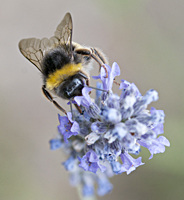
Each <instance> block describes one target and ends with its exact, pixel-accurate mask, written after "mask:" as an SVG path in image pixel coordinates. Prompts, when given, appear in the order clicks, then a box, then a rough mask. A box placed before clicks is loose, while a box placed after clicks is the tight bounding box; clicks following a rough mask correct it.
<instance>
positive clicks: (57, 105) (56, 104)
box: [42, 85, 67, 115]
mask: <svg viewBox="0 0 184 200" xmlns="http://www.w3.org/2000/svg"><path fill="white" fill-rule="evenodd" d="M45 88H46V87H45V85H43V86H42V92H43V94H44V96H45V97H46V98H47V99H48V100H49V101H50V102H52V103H53V104H54V105H55V106H56V107H57V108H58V109H59V110H60V111H62V112H63V113H64V114H65V115H67V112H66V110H65V109H63V108H62V107H61V106H60V105H59V104H58V103H57V102H56V101H54V100H53V97H52V95H51V94H50V93H49V92H48V91H47V90H46V89H45Z"/></svg>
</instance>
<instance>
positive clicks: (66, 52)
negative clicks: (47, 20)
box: [19, 13, 107, 114]
mask: <svg viewBox="0 0 184 200" xmlns="http://www.w3.org/2000/svg"><path fill="white" fill-rule="evenodd" d="M72 32H73V24H72V17H71V14H70V13H67V14H66V15H65V16H64V18H63V20H62V21H61V23H60V24H59V25H58V27H57V29H56V31H55V33H54V36H53V37H51V38H50V39H48V38H43V39H41V40H40V39H36V38H28V39H23V40H21V41H20V42H19V49H20V52H21V53H22V54H23V55H24V56H25V57H26V58H27V59H28V60H29V61H30V62H32V63H33V64H34V65H35V66H36V67H37V68H38V70H39V71H40V72H41V73H42V77H43V86H42V92H43V94H44V96H45V97H46V98H47V99H48V100H49V101H50V102H52V103H53V104H54V105H55V106H56V107H57V108H58V109H60V110H61V111H62V112H64V113H65V114H66V111H65V109H63V108H62V107H61V106H60V105H59V104H58V103H57V102H56V101H55V100H54V99H53V97H52V95H51V94H50V92H51V93H53V94H54V95H56V96H58V97H61V98H63V99H68V100H70V101H71V100H72V99H73V98H74V97H75V96H80V95H82V89H83V88H84V81H85V82H86V85H87V86H89V79H90V76H89V72H90V70H91V69H92V60H93V59H94V60H95V61H96V62H97V63H99V65H100V67H102V66H103V67H104V69H105V70H106V68H105V65H104V64H106V63H107V60H106V58H105V56H104V54H103V53H102V52H101V51H100V50H98V49H96V48H92V47H85V46H81V45H79V44H77V43H75V42H73V41H72ZM106 74H107V70H106ZM78 109H79V108H78Z"/></svg>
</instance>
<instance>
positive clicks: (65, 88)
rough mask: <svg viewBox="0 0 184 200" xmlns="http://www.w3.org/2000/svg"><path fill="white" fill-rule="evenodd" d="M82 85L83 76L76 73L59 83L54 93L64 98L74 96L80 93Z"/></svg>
mask: <svg viewBox="0 0 184 200" xmlns="http://www.w3.org/2000/svg"><path fill="white" fill-rule="evenodd" d="M83 87H84V82H83V78H82V77H81V76H80V75H79V74H76V75H74V76H72V77H70V78H68V79H67V80H66V81H64V82H63V83H62V84H61V85H59V86H58V87H57V89H56V94H57V95H58V96H60V97H62V98H64V99H72V98H73V97H75V96H81V95H82V89H83Z"/></svg>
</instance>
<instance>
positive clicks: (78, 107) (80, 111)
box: [74, 104, 83, 114]
mask: <svg viewBox="0 0 184 200" xmlns="http://www.w3.org/2000/svg"><path fill="white" fill-rule="evenodd" d="M74 105H75V107H76V109H77V110H78V111H79V113H80V114H82V113H83V112H82V110H81V108H80V106H78V105H77V104H74Z"/></svg>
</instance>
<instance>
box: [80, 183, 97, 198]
mask: <svg viewBox="0 0 184 200" xmlns="http://www.w3.org/2000/svg"><path fill="white" fill-rule="evenodd" d="M77 192H78V195H79V199H80V200H97V198H96V197H95V195H94V196H90V197H84V196H82V188H81V185H78V186H77Z"/></svg>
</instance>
